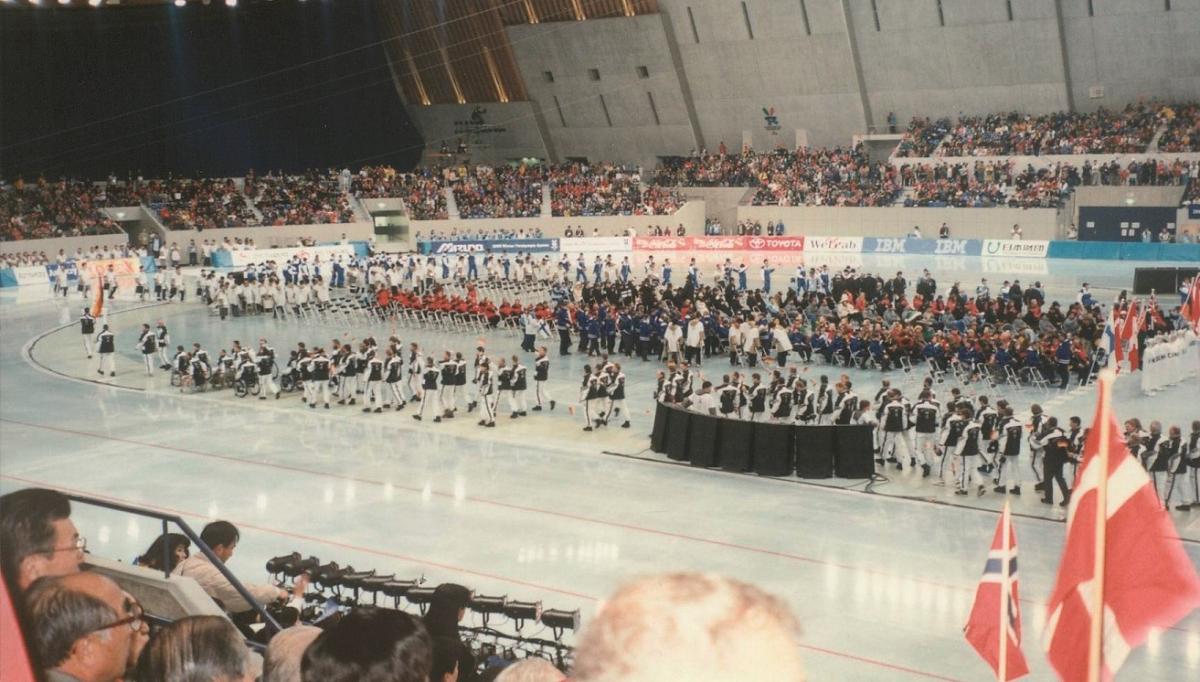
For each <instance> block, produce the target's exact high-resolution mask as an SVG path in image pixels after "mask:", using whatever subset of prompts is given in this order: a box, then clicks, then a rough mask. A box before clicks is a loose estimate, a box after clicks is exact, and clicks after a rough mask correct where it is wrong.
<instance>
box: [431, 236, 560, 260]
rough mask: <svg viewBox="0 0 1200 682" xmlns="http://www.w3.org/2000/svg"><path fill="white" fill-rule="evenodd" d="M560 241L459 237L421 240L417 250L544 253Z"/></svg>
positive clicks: (452, 253)
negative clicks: (455, 238) (430, 240)
mask: <svg viewBox="0 0 1200 682" xmlns="http://www.w3.org/2000/svg"><path fill="white" fill-rule="evenodd" d="M560 241H561V240H559V239H557V238H551V239H459V240H456V241H444V242H443V241H438V242H421V243H420V244H418V250H419V251H420V252H421V253H423V254H426V255H430V256H439V255H445V256H455V255H463V256H465V255H467V254H469V253H477V254H483V253H545V252H547V251H550V252H556V251H558V250H559V247H560Z"/></svg>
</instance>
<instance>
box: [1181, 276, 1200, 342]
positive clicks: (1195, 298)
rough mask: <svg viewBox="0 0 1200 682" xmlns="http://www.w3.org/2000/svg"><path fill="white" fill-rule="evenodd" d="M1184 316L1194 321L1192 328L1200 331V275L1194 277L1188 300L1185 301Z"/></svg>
mask: <svg viewBox="0 0 1200 682" xmlns="http://www.w3.org/2000/svg"><path fill="white" fill-rule="evenodd" d="M1183 318H1184V319H1185V320H1189V321H1190V322H1191V323H1192V329H1194V330H1196V331H1197V332H1200V275H1197V276H1195V277H1193V278H1192V286H1191V287H1189V288H1188V293H1187V300H1186V301H1184V303H1183Z"/></svg>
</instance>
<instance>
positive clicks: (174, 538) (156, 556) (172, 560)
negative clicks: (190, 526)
mask: <svg viewBox="0 0 1200 682" xmlns="http://www.w3.org/2000/svg"><path fill="white" fill-rule="evenodd" d="M164 546H165V548H166V554H165V558H166V560H167V561H168V562H169V563H168V564H167V565H166V566H164V565H163V558H164ZM191 547H192V542H191V541H190V540H188V538H187V536H186V535H180V534H179V533H163V534H162V535H160V536H158V537H157V538H155V539H154V542H152V543H151V544H150V547H148V548H147V549H146V551H145V552H143V553H142V555H141V556H139V557H138V558H137V559H134V561H133V563H134V564H135V565H137V566H141V567H142V568H151V569H154V570H156V571H164V572H166V573H170V572H171V571H174V570H175V567H176V566H177V565H179V562H181V561H183V560H184V559H186V558H188V556H189V554H190V551H189V550H190V549H191Z"/></svg>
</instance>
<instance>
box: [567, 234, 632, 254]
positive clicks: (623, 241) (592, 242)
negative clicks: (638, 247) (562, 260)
mask: <svg viewBox="0 0 1200 682" xmlns="http://www.w3.org/2000/svg"><path fill="white" fill-rule="evenodd" d="M558 246H559V248H560V249H561V250H562V252H563V253H624V252H627V251H632V250H633V238H632V237H566V238H563V239H559V240H558Z"/></svg>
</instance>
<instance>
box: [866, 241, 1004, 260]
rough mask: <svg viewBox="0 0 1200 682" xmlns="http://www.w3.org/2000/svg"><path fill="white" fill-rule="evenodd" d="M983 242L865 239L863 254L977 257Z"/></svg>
mask: <svg viewBox="0 0 1200 682" xmlns="http://www.w3.org/2000/svg"><path fill="white" fill-rule="evenodd" d="M982 251H983V242H981V241H980V240H978V239H911V238H908V237H894V238H893V237H865V238H864V239H863V253H900V254H916V255H922V256H978V255H980V253H981V252H982Z"/></svg>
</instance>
